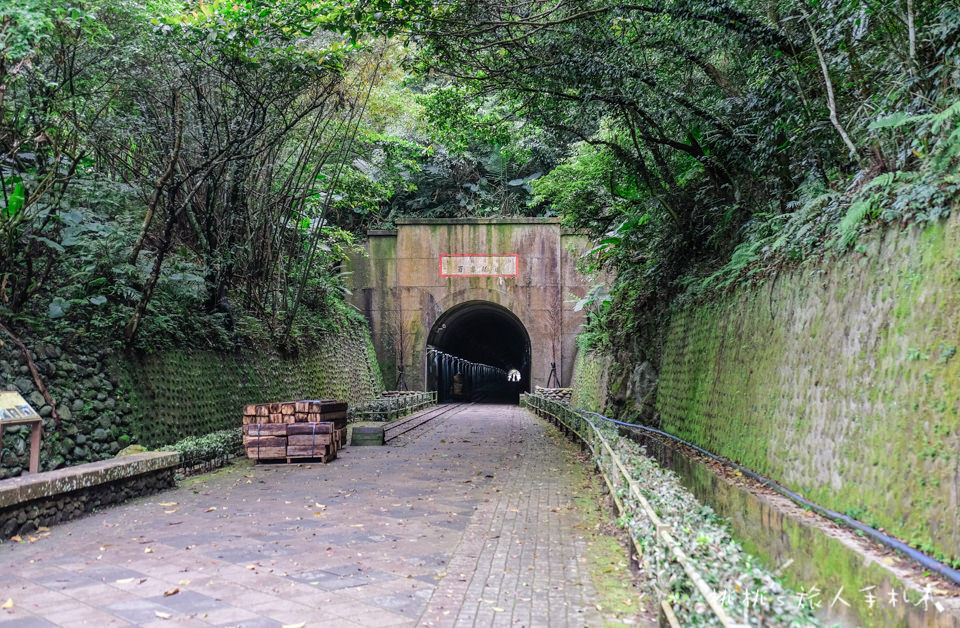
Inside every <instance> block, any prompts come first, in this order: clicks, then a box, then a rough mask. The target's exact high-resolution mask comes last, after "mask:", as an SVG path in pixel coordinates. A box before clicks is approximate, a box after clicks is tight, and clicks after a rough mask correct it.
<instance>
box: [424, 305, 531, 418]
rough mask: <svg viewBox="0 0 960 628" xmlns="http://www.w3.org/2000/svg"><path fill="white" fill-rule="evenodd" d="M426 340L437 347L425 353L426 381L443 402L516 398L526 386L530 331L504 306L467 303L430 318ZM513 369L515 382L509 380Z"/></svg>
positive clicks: (527, 386)
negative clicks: (437, 318) (431, 326)
mask: <svg viewBox="0 0 960 628" xmlns="http://www.w3.org/2000/svg"><path fill="white" fill-rule="evenodd" d="M427 344H428V345H429V346H431V347H433V348H435V349H436V350H437V351H439V352H441V353H432V352H428V355H427V382H428V385H429V386H430V387H431V389H433V390H436V391H437V396H438V400H439V401H441V402H446V401H472V402H474V403H517V402H518V401H519V398H520V393H521V392H523V391H527V390H529V386H530V337H529V336H528V335H527V331H526V329H524V327H523V323H521V322H520V320H519V319H518V318H517V317H516V316H515V315H514V314H513V313H512V312H510V311H509V310H507V309H506V308H503V307H501V306H499V305H496V304H494V303H488V302H484V301H475V302H470V303H465V304H463V305H461V306H459V307H457V308H455V309H452V310H450V311H449V312H447V313H445V314H444V315H443V316H442V317H441V318H440V319H439V320H438V321H437V322H436V324H434V326H433V329H432V330H431V331H430V337H429V339H428V342H427ZM456 358H459V359H460V361H458V360H457V359H456ZM480 365H486V366H487V367H493V368H482V367H481V366H480ZM514 369H515V370H517V371H519V373H520V381H518V382H511V381H509V380H508V373H509V372H510V371H511V370H514ZM458 373H459V375H460V377H459V378H456V376H457V374H458Z"/></svg>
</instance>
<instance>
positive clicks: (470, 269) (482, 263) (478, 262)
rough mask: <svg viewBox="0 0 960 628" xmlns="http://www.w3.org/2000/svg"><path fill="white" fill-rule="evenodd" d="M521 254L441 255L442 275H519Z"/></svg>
mask: <svg viewBox="0 0 960 628" xmlns="http://www.w3.org/2000/svg"><path fill="white" fill-rule="evenodd" d="M519 274H520V256H519V255H516V254H514V255H457V254H445V253H442V254H441V255H440V276H441V277H517V276H518V275H519Z"/></svg>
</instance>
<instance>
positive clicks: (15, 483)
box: [0, 451, 180, 508]
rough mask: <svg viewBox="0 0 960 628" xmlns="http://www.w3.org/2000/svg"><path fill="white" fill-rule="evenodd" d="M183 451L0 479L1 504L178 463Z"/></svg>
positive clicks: (165, 467) (145, 455)
mask: <svg viewBox="0 0 960 628" xmlns="http://www.w3.org/2000/svg"><path fill="white" fill-rule="evenodd" d="M179 462H180V454H178V453H176V452H172V451H152V452H145V453H142V454H135V455H132V456H124V457H121V458H111V459H109V460H101V461H99V462H90V463H87V464H82V465H77V466H74V467H64V468H62V469H56V470H55V471H46V472H44V473H41V474H38V475H25V476H20V477H16V478H9V479H6V480H0V508H7V507H10V506H15V505H17V504H21V503H23V502H26V501H31V500H34V499H44V498H47V497H54V496H56V495H60V494H62V493H69V492H71V491H76V490H79V489H83V488H90V487H92V486H97V485H99V484H106V483H107V482H114V481H116V480H122V479H125V478H130V477H134V476H137V475H143V474H144V473H151V472H153V471H159V470H161V469H170V468H173V467H176V466H177V464H178V463H179Z"/></svg>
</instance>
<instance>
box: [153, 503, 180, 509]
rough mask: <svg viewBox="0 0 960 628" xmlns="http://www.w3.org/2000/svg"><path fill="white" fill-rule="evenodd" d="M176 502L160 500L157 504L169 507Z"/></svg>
mask: <svg viewBox="0 0 960 628" xmlns="http://www.w3.org/2000/svg"><path fill="white" fill-rule="evenodd" d="M176 505H177V502H160V503H159V504H157V506H165V507H167V508H169V507H170V506H176Z"/></svg>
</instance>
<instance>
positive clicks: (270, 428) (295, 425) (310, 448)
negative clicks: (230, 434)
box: [243, 399, 347, 462]
mask: <svg viewBox="0 0 960 628" xmlns="http://www.w3.org/2000/svg"><path fill="white" fill-rule="evenodd" d="M346 440H347V404H346V403H343V402H340V401H331V400H329V399H317V400H306V401H282V402H274V403H259V404H253V405H249V406H245V407H244V408H243V447H244V450H246V452H247V457H248V458H252V459H254V460H257V461H260V460H286V461H287V462H291V461H292V460H295V459H303V458H314V459H320V460H321V461H323V462H330V461H331V460H333V459H334V458H336V457H337V452H338V451H339V450H340V449H341V448H342V447H343V445H344V444H345V443H346Z"/></svg>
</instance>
